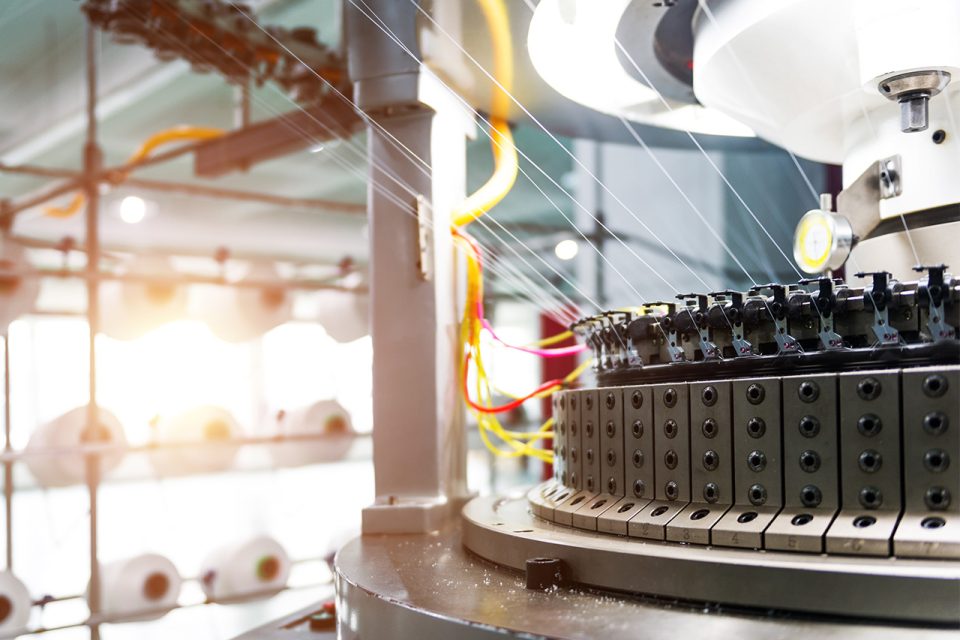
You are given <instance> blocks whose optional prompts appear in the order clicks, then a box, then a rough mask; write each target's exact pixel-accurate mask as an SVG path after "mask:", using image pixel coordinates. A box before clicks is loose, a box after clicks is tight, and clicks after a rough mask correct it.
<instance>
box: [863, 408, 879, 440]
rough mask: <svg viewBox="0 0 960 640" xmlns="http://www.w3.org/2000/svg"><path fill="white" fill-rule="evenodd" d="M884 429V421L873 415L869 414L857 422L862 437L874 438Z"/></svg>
mask: <svg viewBox="0 0 960 640" xmlns="http://www.w3.org/2000/svg"><path fill="white" fill-rule="evenodd" d="M882 429H883V421H882V420H880V416H876V415H874V414H872V413H868V414H865V415H862V416H860V419H859V420H857V431H859V432H860V433H861V435H864V436H867V437H868V438H872V437H873V436H875V435H877V434H878V433H880V431H881V430H882Z"/></svg>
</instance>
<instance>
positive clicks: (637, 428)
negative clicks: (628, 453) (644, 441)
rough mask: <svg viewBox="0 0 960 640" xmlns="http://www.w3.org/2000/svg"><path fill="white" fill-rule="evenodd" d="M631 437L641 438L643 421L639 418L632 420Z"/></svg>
mask: <svg viewBox="0 0 960 640" xmlns="http://www.w3.org/2000/svg"><path fill="white" fill-rule="evenodd" d="M633 437H634V438H642V437H643V423H642V422H640V421H639V420H635V421H634V422H633Z"/></svg>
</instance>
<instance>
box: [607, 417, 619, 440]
mask: <svg viewBox="0 0 960 640" xmlns="http://www.w3.org/2000/svg"><path fill="white" fill-rule="evenodd" d="M615 435H617V425H616V424H615V423H614V422H613V420H608V421H607V437H608V438H612V437H614V436H615Z"/></svg>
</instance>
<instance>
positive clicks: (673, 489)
mask: <svg viewBox="0 0 960 640" xmlns="http://www.w3.org/2000/svg"><path fill="white" fill-rule="evenodd" d="M663 492H664V493H665V494H666V495H667V500H676V499H677V497H678V496H679V495H680V487H678V486H677V483H676V482H674V481H673V480H671V481H670V482H668V483H667V484H666V486H665V487H664V488H663Z"/></svg>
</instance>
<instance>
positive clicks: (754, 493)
mask: <svg viewBox="0 0 960 640" xmlns="http://www.w3.org/2000/svg"><path fill="white" fill-rule="evenodd" d="M747 497H748V498H750V504H752V505H754V506H756V507H759V506H760V505H762V504H764V503H765V502H766V501H767V488H766V487H764V486H763V485H762V484H759V483H757V484H755V485H752V486H751V487H750V490H749V491H747Z"/></svg>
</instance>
